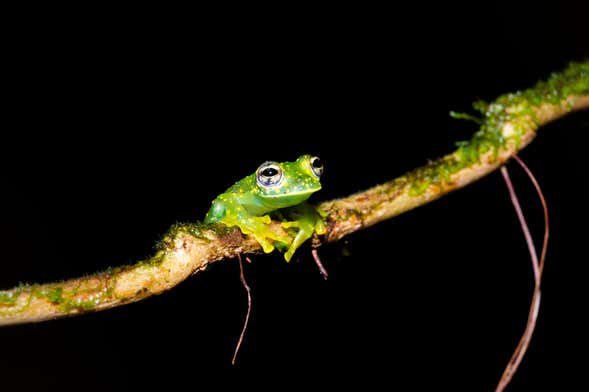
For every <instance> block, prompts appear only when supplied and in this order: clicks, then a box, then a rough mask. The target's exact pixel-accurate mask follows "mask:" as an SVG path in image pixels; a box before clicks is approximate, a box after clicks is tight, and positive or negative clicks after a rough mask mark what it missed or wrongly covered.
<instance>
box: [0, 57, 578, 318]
mask: <svg viewBox="0 0 589 392" xmlns="http://www.w3.org/2000/svg"><path fill="white" fill-rule="evenodd" d="M473 106H474V108H475V109H476V110H477V111H478V112H479V113H480V117H481V118H480V128H479V130H478V131H477V132H476V133H475V135H474V136H473V138H472V139H471V140H470V141H467V142H461V143H458V149H457V150H456V151H454V152H452V153H451V154H449V155H446V156H444V157H442V158H440V159H438V160H436V161H433V162H431V163H429V164H428V165H426V166H424V167H420V168H418V169H415V170H413V171H412V172H409V173H407V174H405V175H403V176H401V177H399V178H396V179H394V180H391V181H389V182H386V183H384V184H381V185H378V186H375V187H373V188H370V189H367V190H365V191H363V192H359V193H356V194H354V195H351V196H349V197H346V198H342V199H336V200H332V201H327V202H324V203H322V204H320V205H319V208H320V209H322V210H324V211H325V212H327V217H326V221H327V233H326V234H325V235H322V236H316V237H315V238H313V246H315V247H317V246H319V245H321V244H324V243H327V242H333V241H337V240H339V239H340V238H342V237H344V236H346V235H348V234H350V233H353V232H355V231H357V230H361V229H363V228H366V227H369V226H371V225H373V224H375V223H378V222H381V221H383V220H385V219H389V218H391V217H393V216H395V215H398V214H401V213H403V212H405V211H408V210H410V209H412V208H415V207H418V206H421V205H423V204H426V203H428V202H430V201H432V200H435V199H437V198H438V197H440V196H442V195H444V194H446V193H448V192H450V191H452V190H455V189H458V188H461V187H463V186H465V185H468V184H470V183H471V182H473V181H475V180H477V179H479V178H481V177H483V176H484V175H486V174H488V173H490V172H492V171H493V170H495V169H496V168H498V167H499V166H501V165H503V164H504V163H505V162H506V161H507V160H509V158H510V157H512V156H513V155H514V154H516V153H517V152H518V151H519V150H520V149H522V148H524V147H525V146H526V145H528V144H529V143H530V142H531V141H532V140H533V139H534V137H535V136H536V130H537V129H538V128H539V127H540V126H542V125H544V124H546V123H548V122H550V121H552V120H555V119H557V118H559V117H562V116H564V115H565V114H567V113H569V112H571V111H573V110H578V109H583V108H589V62H585V63H575V64H571V65H570V66H569V67H568V68H567V69H566V70H564V71H563V72H561V73H555V74H553V75H552V76H551V77H550V78H549V79H548V80H547V81H543V82H540V83H538V84H537V85H536V86H534V87H533V88H531V89H528V90H525V91H520V92H517V93H512V94H506V95H503V96H501V97H499V98H498V99H496V100H495V101H494V102H492V103H490V104H487V103H485V102H476V103H475V104H474V105H473ZM453 116H454V117H457V118H463V119H473V116H472V115H470V114H456V113H454V114H453ZM477 122H478V121H477ZM272 224H274V225H276V226H277V228H279V227H280V226H279V223H278V222H273V223H272ZM252 252H261V248H260V246H259V245H258V243H257V242H256V241H255V240H254V239H253V238H252V237H248V236H243V235H242V234H241V233H240V232H239V230H238V229H229V228H226V227H223V226H221V225H208V226H207V225H203V224H198V223H197V224H184V225H176V226H174V227H172V228H171V229H170V231H169V232H168V233H167V234H166V235H165V236H164V238H163V240H162V242H161V246H160V250H159V251H157V253H156V254H155V255H154V256H153V257H152V258H150V259H148V260H144V261H141V262H138V263H136V264H134V265H130V266H124V267H117V268H113V269H110V270H108V271H105V272H101V273H97V274H94V275H91V276H86V277H82V278H78V279H72V280H68V281H65V282H58V283H49V284H35V285H21V286H18V287H16V288H13V289H11V290H5V291H0V325H7V324H17V323H25V322H37V321H42V320H47V319H54V318H58V317H65V316H74V315H78V314H82V313H85V312H89V311H97V310H102V309H108V308H112V307H115V306H119V305H123V304H126V303H130V302H135V301H139V300H141V299H143V298H146V297H149V296H151V295H154V294H160V293H162V292H164V291H166V290H169V289H171V288H172V287H174V286H175V285H177V284H178V283H180V282H182V281H183V280H184V279H186V278H187V277H189V276H190V275H193V274H195V273H197V272H200V271H202V270H204V269H205V268H206V267H207V266H208V265H209V264H211V263H213V262H216V261H219V260H223V259H226V258H232V257H235V256H237V255H238V254H242V253H252Z"/></svg>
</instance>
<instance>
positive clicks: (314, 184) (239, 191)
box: [205, 155, 326, 261]
mask: <svg viewBox="0 0 589 392" xmlns="http://www.w3.org/2000/svg"><path fill="white" fill-rule="evenodd" d="M319 162H320V161H319V159H318V158H316V157H311V156H309V155H303V156H301V157H299V158H298V159H297V160H296V161H294V162H282V163H278V162H266V163H264V164H262V165H261V166H260V167H259V168H258V170H257V171H256V173H254V174H251V175H249V176H247V177H245V178H244V179H242V180H240V181H238V182H236V183H235V184H234V185H233V186H231V187H230V188H229V189H227V190H226V191H225V192H224V193H221V194H220V195H219V196H218V197H217V198H216V199H215V200H213V203H212V206H211V209H210V210H209V212H208V213H207V215H206V217H205V223H215V222H220V223H223V224H225V225H226V226H238V227H239V228H240V229H241V232H242V233H243V234H250V235H253V236H254V238H255V239H256V240H257V241H258V242H259V243H260V245H261V246H262V248H263V249H264V252H266V253H270V252H272V251H273V250H274V248H275V246H277V247H279V248H281V249H285V248H286V247H288V250H287V251H286V253H285V254H284V258H285V259H286V261H290V259H291V258H292V256H293V254H294V252H295V251H296V250H297V248H299V247H300V246H301V245H302V244H303V243H304V242H305V241H306V240H307V239H309V238H311V236H312V235H313V233H317V234H325V232H326V227H325V223H324V222H323V219H322V214H321V213H320V212H319V211H317V210H316V209H315V208H314V207H313V206H311V205H310V204H308V203H306V202H305V200H307V199H308V198H309V196H311V194H313V193H314V192H317V191H318V190H320V189H321V182H320V181H319V176H320V175H321V172H322V169H323V168H322V167H321V166H320V163H319ZM268 167H270V168H271V170H273V171H270V172H269V171H267V170H266V171H265V170H264V169H268ZM275 172H278V173H280V172H281V176H280V174H276V175H274V176H266V177H264V176H263V174H264V173H266V174H268V173H269V174H273V173H275ZM278 178H280V180H279V181H278V180H277V179H278ZM264 179H266V180H268V181H275V182H276V183H271V184H266V183H264V181H263V180H264ZM270 215H272V216H273V217H274V218H276V219H279V220H281V221H282V227H283V228H284V229H286V231H287V233H288V235H285V234H284V231H281V230H277V229H276V228H274V227H273V226H271V225H270V222H271V217H270ZM285 218H286V219H285Z"/></svg>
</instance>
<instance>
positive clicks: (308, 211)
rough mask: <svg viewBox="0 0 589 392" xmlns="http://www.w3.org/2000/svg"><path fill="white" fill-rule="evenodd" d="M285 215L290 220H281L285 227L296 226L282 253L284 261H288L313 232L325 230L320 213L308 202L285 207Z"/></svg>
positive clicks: (323, 231) (319, 232)
mask: <svg viewBox="0 0 589 392" xmlns="http://www.w3.org/2000/svg"><path fill="white" fill-rule="evenodd" d="M286 212H287V215H288V216H289V218H291V219H293V220H292V221H286V222H282V227H284V228H285V229H289V228H297V229H298V231H297V233H296V235H295V237H294V239H293V240H292V243H291V244H290V246H289V248H288V250H287V251H286V253H285V254H284V258H285V259H286V261H290V259H291V258H292V256H293V254H294V252H295V251H296V250H297V249H298V248H299V247H300V246H301V245H302V244H303V243H304V242H305V241H306V240H308V239H309V238H311V237H312V236H313V233H317V234H325V232H326V231H327V229H326V227H325V223H324V222H323V219H322V217H321V215H320V213H319V212H318V211H317V210H316V209H315V208H314V207H313V206H311V205H310V204H308V203H301V204H299V205H296V206H294V207H290V208H288V209H287V211H286Z"/></svg>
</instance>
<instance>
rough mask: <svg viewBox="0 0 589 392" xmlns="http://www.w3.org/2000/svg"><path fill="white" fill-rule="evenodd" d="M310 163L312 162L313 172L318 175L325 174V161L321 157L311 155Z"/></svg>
mask: <svg viewBox="0 0 589 392" xmlns="http://www.w3.org/2000/svg"><path fill="white" fill-rule="evenodd" d="M309 163H310V164H311V170H312V171H313V174H315V176H316V177H321V175H322V174H323V162H322V161H321V159H320V158H319V157H311V159H310V160H309Z"/></svg>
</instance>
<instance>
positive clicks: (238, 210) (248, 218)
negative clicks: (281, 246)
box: [205, 197, 292, 253]
mask: <svg viewBox="0 0 589 392" xmlns="http://www.w3.org/2000/svg"><path fill="white" fill-rule="evenodd" d="M215 204H216V205H215ZM211 211H212V212H211V214H212V218H209V215H207V219H205V221H209V222H213V221H217V222H221V223H223V224H224V225H226V226H237V227H239V229H240V230H241V232H242V233H243V234H246V235H253V236H254V238H255V239H256V241H258V243H259V244H260V245H261V246H262V249H264V252H266V253H270V252H272V251H273V250H274V244H273V241H280V242H284V243H285V244H287V245H288V244H290V243H291V241H292V238H290V237H289V236H288V235H284V234H282V233H281V232H280V231H278V230H276V229H274V228H272V226H270V222H271V219H270V217H269V216H268V215H263V216H255V215H251V214H250V213H249V212H248V211H247V210H246V209H245V208H244V207H243V206H242V205H241V204H240V203H239V202H238V201H236V200H233V199H232V198H231V197H224V198H223V200H216V201H215V202H214V206H213V208H212V209H211Z"/></svg>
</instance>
